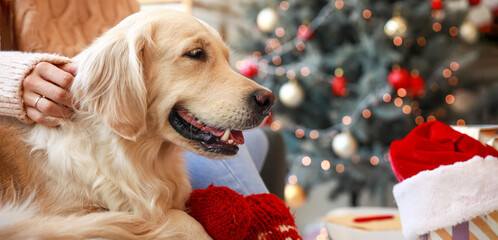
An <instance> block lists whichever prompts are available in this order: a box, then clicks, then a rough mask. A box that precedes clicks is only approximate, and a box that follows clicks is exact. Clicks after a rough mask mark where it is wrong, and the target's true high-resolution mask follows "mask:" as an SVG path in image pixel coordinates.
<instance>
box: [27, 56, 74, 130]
mask: <svg viewBox="0 0 498 240" xmlns="http://www.w3.org/2000/svg"><path fill="white" fill-rule="evenodd" d="M77 69H78V64H76V63H68V64H64V65H53V64H51V63H47V62H40V63H38V64H37V65H36V66H35V68H34V69H33V71H31V73H30V74H29V75H28V76H26V78H25V79H24V82H23V99H24V107H25V108H26V114H27V116H28V117H29V118H30V119H32V120H33V121H35V122H37V123H40V124H43V125H45V126H49V127H55V126H57V125H58V118H68V117H69V116H71V114H72V112H73V111H72V109H73V108H74V106H73V96H72V95H71V94H70V93H69V91H68V89H69V87H70V86H71V84H72V83H73V79H74V75H76V70H77Z"/></svg>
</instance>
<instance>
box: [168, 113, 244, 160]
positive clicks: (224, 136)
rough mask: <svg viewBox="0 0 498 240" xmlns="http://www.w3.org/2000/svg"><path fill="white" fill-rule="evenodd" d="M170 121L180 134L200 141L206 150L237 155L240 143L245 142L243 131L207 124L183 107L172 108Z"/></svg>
mask: <svg viewBox="0 0 498 240" xmlns="http://www.w3.org/2000/svg"><path fill="white" fill-rule="evenodd" d="M169 122H170V124H171V126H172V127H173V129H175V130H176V131H177V132H178V133H179V134H180V135H182V136H183V137H185V138H187V139H189V140H193V141H196V142H198V143H199V145H200V146H201V147H202V148H203V149H204V151H206V152H212V153H217V154H223V155H235V154H237V152H238V151H239V147H238V145H239V144H244V135H242V132H241V131H236V130H230V129H219V128H215V127H212V126H209V125H206V124H204V123H202V122H201V121H199V119H197V118H196V117H194V116H192V115H191V114H190V113H189V112H188V111H187V110H186V109H184V108H181V107H174V108H173V109H172V111H171V113H170V115H169Z"/></svg>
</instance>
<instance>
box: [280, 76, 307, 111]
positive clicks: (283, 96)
mask: <svg viewBox="0 0 498 240" xmlns="http://www.w3.org/2000/svg"><path fill="white" fill-rule="evenodd" d="M278 96H279V99H280V102H282V104H284V105H285V106H286V107H289V108H294V107H297V106H299V105H300V104H301V102H302V101H303V99H304V91H303V89H302V88H301V86H299V84H298V83H297V81H296V80H295V79H291V80H289V82H287V83H284V84H283V85H282V86H281V87H280V90H279V92H278Z"/></svg>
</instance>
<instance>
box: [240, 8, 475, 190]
mask: <svg viewBox="0 0 498 240" xmlns="http://www.w3.org/2000/svg"><path fill="white" fill-rule="evenodd" d="M354 4H357V3H356V2H353V1H346V2H345V1H342V0H336V1H330V2H329V3H328V4H326V5H325V6H324V7H323V8H322V9H321V11H320V12H319V13H318V14H317V16H316V17H315V18H314V19H313V20H312V21H311V22H310V24H309V25H305V24H303V25H301V26H299V28H298V32H297V35H296V37H294V38H292V39H291V40H290V41H288V42H286V43H284V44H282V43H281V42H280V40H279V39H281V38H283V37H284V36H285V35H286V34H287V33H286V31H285V29H284V28H283V27H276V25H277V24H276V23H271V24H270V25H272V26H269V27H268V26H266V27H265V28H267V29H273V27H276V28H274V30H273V32H272V35H274V36H275V37H271V38H269V39H268V40H267V42H266V48H265V53H264V54H263V53H261V52H254V53H253V54H252V55H251V56H250V57H249V58H247V59H244V60H241V61H238V62H237V63H236V67H237V68H238V69H239V71H241V73H243V72H245V73H247V75H252V76H254V75H257V76H259V77H261V78H264V77H268V76H278V77H282V76H284V75H285V77H286V78H287V79H288V80H289V83H291V84H293V85H292V86H294V87H299V85H298V81H297V75H300V76H301V77H308V76H311V75H312V74H313V76H314V80H319V81H329V79H330V78H331V77H332V76H330V75H328V74H325V73H321V72H316V73H312V70H311V69H310V67H309V66H306V65H305V64H302V65H298V66H293V67H288V66H285V65H282V55H284V54H286V53H289V52H290V51H294V50H297V51H304V50H305V49H306V44H307V41H309V40H310V39H311V38H312V37H313V34H314V32H315V31H317V30H319V28H320V26H322V25H323V24H324V23H325V22H326V21H327V19H328V18H329V17H330V16H332V15H333V14H334V12H335V11H341V10H342V9H343V8H344V7H351V6H354ZM289 7H290V3H289V1H281V2H280V4H279V9H280V11H283V12H285V11H287V10H288V9H289ZM274 14H276V12H275V13H274ZM444 14H445V12H444V11H442V8H434V7H433V11H432V15H431V16H432V18H433V19H434V22H433V23H432V26H431V30H432V31H433V32H435V33H443V32H442V29H443V25H442V23H441V22H442V21H441V19H443V17H444ZM361 16H362V17H363V19H364V20H365V21H369V20H370V19H372V18H374V17H375V16H374V13H373V12H372V11H371V10H369V9H364V10H363V11H362V12H361ZM272 17H273V16H272ZM273 18H274V17H273ZM272 21H274V20H272ZM258 24H259V19H258ZM448 29H449V30H448V32H447V33H446V34H449V35H450V36H451V37H458V36H460V37H461V38H462V39H463V40H464V41H465V42H468V43H474V42H475V41H477V38H476V37H478V34H479V33H478V29H477V27H476V26H475V24H472V23H469V21H468V20H466V21H465V22H464V23H463V24H462V25H461V26H460V27H457V26H450V27H449V28H448ZM407 31H408V26H407V23H406V20H404V18H403V16H402V15H401V14H400V13H399V11H397V10H395V11H394V13H393V17H392V18H391V19H389V21H387V22H386V24H385V26H384V32H385V34H386V35H387V36H389V37H391V38H392V44H393V45H394V46H396V47H398V48H400V47H403V46H407V47H409V46H410V45H411V44H417V45H418V46H419V47H424V46H426V45H427V41H428V39H427V38H426V37H424V36H426V34H419V35H418V37H416V39H415V40H412V39H406V35H407V34H406V33H407ZM458 58H459V60H458V61H451V62H450V63H449V64H448V66H445V67H442V68H441V69H440V70H438V71H435V72H434V73H433V75H432V76H429V77H428V81H426V82H427V83H430V84H429V85H428V86H425V85H423V86H422V91H421V92H420V96H418V97H420V98H423V97H424V96H425V91H427V90H431V91H437V90H438V89H439V87H440V86H439V85H440V84H439V83H438V80H439V79H441V78H444V79H446V81H447V84H448V86H450V87H457V86H458V83H459V80H458V78H457V77H456V76H455V72H456V71H458V69H459V68H461V66H462V65H465V64H468V63H470V62H471V61H472V60H473V57H472V56H470V55H469V56H459V57H458ZM270 62H271V65H270ZM395 68H396V67H395ZM397 68H399V67H397ZM248 69H249V71H247V70H248ZM313 71H314V70H313ZM393 71H394V70H393ZM410 74H411V76H412V77H414V76H418V71H417V70H416V69H414V70H412V71H411V72H410ZM244 75H246V74H244ZM335 76H336V77H342V76H343V72H342V69H341V68H337V69H336V71H335ZM249 77H251V76H249ZM300 81H302V80H301V79H300ZM423 84H425V82H423ZM282 87H284V86H282ZM281 90H282V89H281ZM293 91H294V90H293ZM411 91H412V90H410V89H407V88H405V87H397V86H396V85H395V84H392V83H390V84H388V82H387V81H386V85H384V86H382V87H379V88H378V89H374V90H373V91H371V93H370V94H368V95H367V96H366V97H365V98H364V99H362V100H361V101H360V103H359V104H357V106H356V108H355V109H353V110H352V111H351V113H350V114H347V115H344V116H342V119H341V121H340V122H339V123H337V124H334V125H332V126H330V127H329V128H326V129H309V128H307V127H304V126H291V125H288V124H284V123H283V122H282V121H281V120H278V119H276V120H273V121H272V122H271V124H270V128H271V129H272V130H273V131H281V130H283V129H285V130H287V131H293V132H294V135H295V137H296V138H298V139H304V138H309V139H312V140H317V139H319V138H323V137H327V138H330V139H331V140H332V148H333V150H334V152H335V153H336V154H337V155H338V156H339V157H341V158H350V159H351V161H352V162H353V163H358V162H359V161H360V156H359V155H358V154H356V153H355V152H356V150H357V148H358V145H357V143H356V142H355V140H354V138H353V137H352V135H351V133H350V132H349V131H348V128H350V127H351V126H353V125H354V124H355V123H356V122H357V121H359V120H360V119H361V118H364V119H368V118H371V117H372V111H371V110H370V108H371V107H372V106H376V105H378V104H393V105H394V106H396V107H397V108H399V109H400V111H402V112H403V113H404V114H406V115H412V116H413V118H414V121H415V123H416V124H421V123H423V122H425V121H432V120H436V119H438V118H442V117H444V116H445V115H446V110H445V109H444V108H440V109H438V110H437V111H435V112H431V113H430V114H429V115H427V116H426V117H424V116H423V115H424V114H423V112H422V109H421V108H420V106H419V102H418V101H417V100H416V99H414V98H412V92H411ZM301 92H302V90H301ZM301 95H302V93H301ZM346 96H347V95H343V96H341V97H346ZM293 97H296V96H293ZM298 97H299V96H298ZM300 97H301V98H302V97H303V96H300ZM283 100H284V99H281V101H282V102H283ZM445 102H446V104H448V105H451V104H455V102H456V97H455V95H454V94H447V95H446V96H445ZM298 104H299V102H297V103H295V102H294V103H292V104H290V106H289V105H287V106H288V107H294V106H295V105H298ZM284 105H286V104H284ZM456 125H458V126H464V125H465V120H464V119H458V121H457V122H456ZM336 138H341V139H340V140H341V141H334V139H336ZM336 142H337V143H336ZM341 143H342V144H343V145H344V144H346V145H347V146H341ZM348 144H349V145H348ZM334 145H339V146H334ZM341 151H342V152H341ZM381 158H382V159H384V161H386V162H387V161H389V159H388V156H387V154H384V155H383V156H382V157H381ZM312 161H313V160H312V159H311V157H310V156H302V158H301V159H300V161H299V162H298V163H299V164H301V165H302V166H305V167H307V166H311V163H312ZM369 161H370V164H371V165H372V166H377V165H378V164H380V162H381V161H380V158H379V156H375V155H372V156H371V157H370V159H369ZM320 168H321V169H322V170H323V171H330V170H335V171H336V172H337V173H343V172H344V171H346V169H345V166H344V164H342V163H339V164H337V165H335V166H332V164H331V163H330V161H329V160H327V159H323V160H321V161H320ZM287 180H288V183H289V184H296V183H298V179H297V176H296V175H290V176H289V177H288V179H287Z"/></svg>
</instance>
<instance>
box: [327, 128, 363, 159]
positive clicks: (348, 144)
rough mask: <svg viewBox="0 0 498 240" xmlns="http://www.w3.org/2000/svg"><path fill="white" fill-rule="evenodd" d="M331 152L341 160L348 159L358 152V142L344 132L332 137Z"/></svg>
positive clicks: (348, 133)
mask: <svg viewBox="0 0 498 240" xmlns="http://www.w3.org/2000/svg"><path fill="white" fill-rule="evenodd" d="M332 150H334V152H335V154H337V156H339V157H341V158H349V157H351V156H353V154H354V153H356V151H358V142H357V141H356V139H355V138H354V137H353V135H352V134H351V132H349V131H347V130H346V131H344V132H342V133H339V134H337V135H336V136H335V137H334V139H333V140H332Z"/></svg>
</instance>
